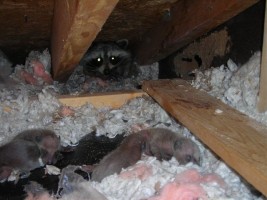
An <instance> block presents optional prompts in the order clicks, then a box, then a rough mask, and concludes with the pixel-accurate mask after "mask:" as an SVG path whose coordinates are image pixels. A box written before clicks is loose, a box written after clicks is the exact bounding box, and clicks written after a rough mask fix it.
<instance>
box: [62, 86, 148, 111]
mask: <svg viewBox="0 0 267 200" xmlns="http://www.w3.org/2000/svg"><path fill="white" fill-rule="evenodd" d="M143 95H147V93H145V92H143V91H142V90H138V91H123V92H108V93H99V94H92V95H81V96H70V95H67V96H60V97H58V99H59V101H60V102H61V103H62V104H64V105H66V106H71V107H79V106H82V105H84V104H86V103H90V104H92V105H94V106H95V107H96V108H102V107H111V108H119V107H120V106H122V105H123V104H125V103H126V102H127V101H128V100H130V99H132V98H135V97H141V96H143Z"/></svg>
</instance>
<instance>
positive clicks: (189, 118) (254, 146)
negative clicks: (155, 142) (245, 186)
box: [142, 79, 267, 196]
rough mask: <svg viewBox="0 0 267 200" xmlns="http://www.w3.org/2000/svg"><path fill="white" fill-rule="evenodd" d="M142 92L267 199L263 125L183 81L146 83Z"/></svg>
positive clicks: (266, 134) (266, 130) (266, 132)
mask: <svg viewBox="0 0 267 200" xmlns="http://www.w3.org/2000/svg"><path fill="white" fill-rule="evenodd" d="M142 89H143V90H144V91H145V92H147V93H148V94H149V95H150V96H152V97H153V98H154V99H155V100H156V101H157V102H158V103H159V104H160V105H161V106H162V107H163V108H164V109H165V110H166V111H167V112H169V113H170V114H171V115H172V116H173V117H174V118H176V119H177V120H178V121H179V122H181V123H182V124H183V125H184V126H186V127H187V128H188V129H189V130H190V131H191V132H192V133H193V134H194V135H195V136H197V137H198V138H199V139H200V140H201V141H202V142H203V143H205V144H206V145H207V146H208V147H209V148H210V149H212V150H213V151H214V152H215V153H216V154H217V155H218V156H220V157H221V158H222V159H223V160H224V161H225V162H226V163H227V164H228V165H229V166H231V167H232V168H233V169H234V170H236V171H237V172H238V173H239V174H240V175H241V176H243V177H244V178H245V179H246V180H247V181H248V182H250V183H251V184H252V185H254V187H255V188H257V189H258V190H259V191H261V192H262V193H263V194H264V195H265V196H267V127H266V126H263V125H262V124H260V123H258V122H256V121H255V120H253V119H251V118H249V117H248V116H246V115H244V114H242V113H241V112H239V111H237V110H235V109H233V108H232V107H230V106H228V105H226V104H224V103H223V102H221V101H220V100H218V99H216V98H214V97H211V96H210V95H208V94H207V93H206V92H204V91H200V90H197V89H195V88H193V87H192V86H191V85H190V84H189V83H188V82H186V81H184V80H180V79H177V80H158V81H146V82H144V83H143V87H142ZM219 110H221V111H222V113H219V112H216V111H219Z"/></svg>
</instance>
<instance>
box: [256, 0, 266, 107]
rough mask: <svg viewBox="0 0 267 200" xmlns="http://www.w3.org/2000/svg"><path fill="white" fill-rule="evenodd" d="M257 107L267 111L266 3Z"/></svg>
mask: <svg viewBox="0 0 267 200" xmlns="http://www.w3.org/2000/svg"><path fill="white" fill-rule="evenodd" d="M257 106H258V111H259V112H265V111H266V110H267V3H265V19H264V32H263V44H262V54H261V71H260V89H259V101H258V105H257Z"/></svg>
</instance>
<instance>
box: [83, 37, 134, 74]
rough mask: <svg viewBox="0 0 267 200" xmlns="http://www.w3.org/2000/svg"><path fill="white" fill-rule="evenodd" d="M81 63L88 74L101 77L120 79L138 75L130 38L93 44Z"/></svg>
mask: <svg viewBox="0 0 267 200" xmlns="http://www.w3.org/2000/svg"><path fill="white" fill-rule="evenodd" d="M80 64H81V65H82V66H83V71H84V73H85V74H86V75H89V76H92V77H99V78H101V79H120V78H127V77H132V76H136V75H137V67H136V65H135V64H134V61H133V56H132V54H131V52H130V51H129V50H128V40H126V39H123V40H118V41H116V42H98V43H94V44H92V46H91V47H90V48H89V49H88V51H87V53H86V54H85V55H84V57H83V58H82V60H81V62H80Z"/></svg>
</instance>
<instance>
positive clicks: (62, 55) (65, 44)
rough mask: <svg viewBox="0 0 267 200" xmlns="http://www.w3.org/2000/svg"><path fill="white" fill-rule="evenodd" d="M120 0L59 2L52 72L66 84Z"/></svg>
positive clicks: (56, 78)
mask: <svg viewBox="0 0 267 200" xmlns="http://www.w3.org/2000/svg"><path fill="white" fill-rule="evenodd" d="M118 1H119V0H55V8H54V17H53V30H52V44H51V52H52V68H53V77H54V79H55V80H59V81H65V80H66V79H67V78H68V77H69V75H70V74H71V73H72V72H73V70H74V68H75V66H76V65H77V64H78V63H79V61H80V59H81V58H82V56H83V55H84V53H85V52H86V50H87V49H88V48H89V46H90V45H91V43H92V42H93V41H94V39H95V37H96V35H97V34H98V32H99V31H100V30H101V28H102V26H103V24H104V23H105V21H106V20H107V18H108V17H109V15H110V13H111V12H112V10H113V9H114V7H115V6H116V4H117V3H118Z"/></svg>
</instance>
